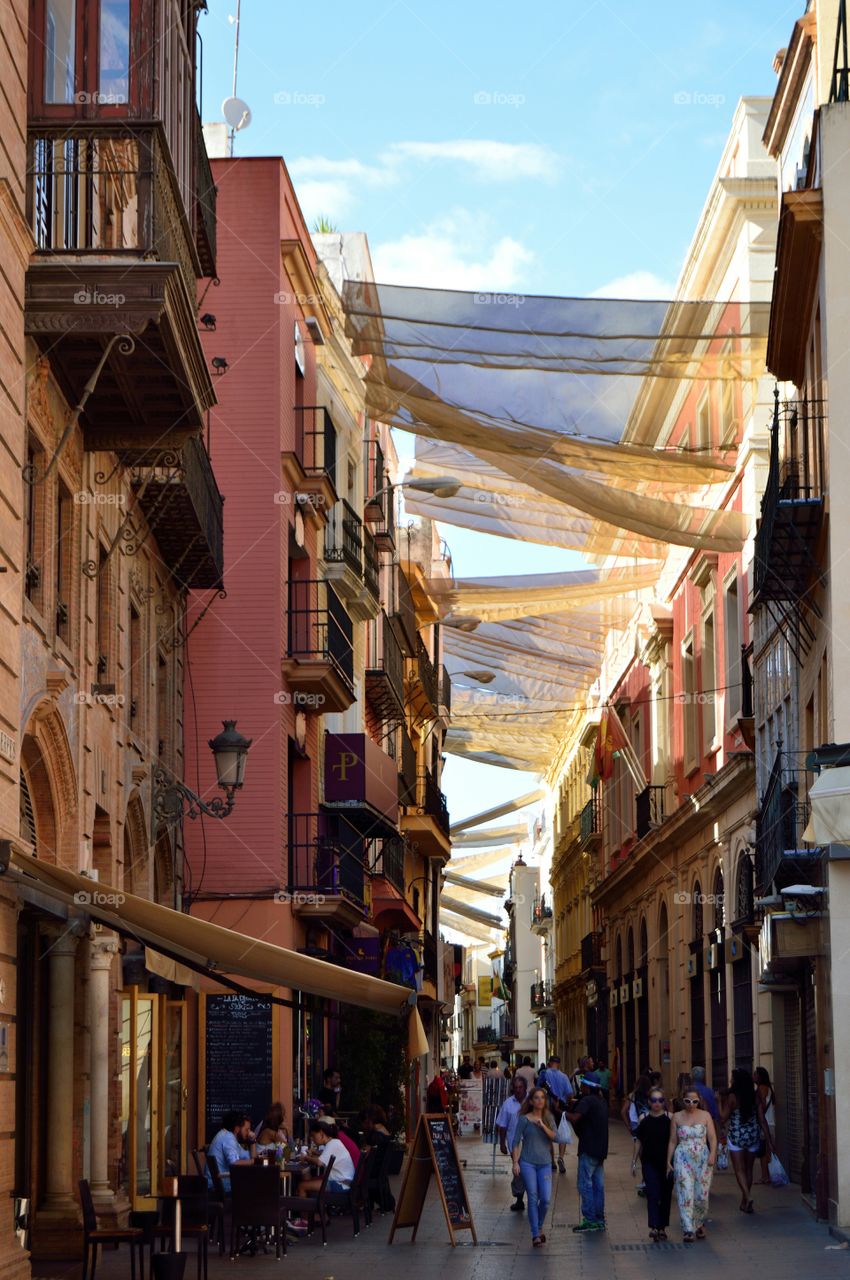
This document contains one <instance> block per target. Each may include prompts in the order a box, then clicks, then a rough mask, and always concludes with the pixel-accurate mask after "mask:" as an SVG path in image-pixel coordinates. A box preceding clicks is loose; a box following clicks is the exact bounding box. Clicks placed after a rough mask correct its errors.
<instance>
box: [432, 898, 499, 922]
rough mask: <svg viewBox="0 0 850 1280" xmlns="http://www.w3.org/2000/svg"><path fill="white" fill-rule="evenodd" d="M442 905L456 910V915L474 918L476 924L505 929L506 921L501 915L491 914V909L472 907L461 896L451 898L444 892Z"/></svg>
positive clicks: (450, 909)
mask: <svg viewBox="0 0 850 1280" xmlns="http://www.w3.org/2000/svg"><path fill="white" fill-rule="evenodd" d="M440 905H441V906H443V907H445V908H446V910H447V911H454V912H455V914H456V915H459V916H466V917H467V918H468V919H469V920H474V921H475V923H476V924H484V925H487V927H488V928H490V929H504V928H505V921H504V920H502V919H500V918H499V916H491V915H490V913H489V911H481V910H480V909H479V908H478V907H471V906H470V905H469V903H467V902H461V900H460V899H459V898H451V897H449V895H448V894H447V893H444V894H443V895H442V896H441V898H440Z"/></svg>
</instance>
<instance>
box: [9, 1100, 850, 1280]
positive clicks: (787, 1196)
mask: <svg viewBox="0 0 850 1280" xmlns="http://www.w3.org/2000/svg"><path fill="white" fill-rule="evenodd" d="M460 1152H461V1156H462V1158H463V1159H465V1160H466V1162H467V1164H466V1172H465V1176H466V1182H467V1188H468V1191H469V1194H470V1199H471V1202H472V1208H473V1215H474V1219H475V1226H476V1231H477V1234H478V1246H477V1248H475V1247H473V1246H472V1244H471V1242H468V1241H467V1242H464V1243H460V1244H458V1246H457V1247H456V1248H455V1249H454V1250H452V1248H451V1247H450V1245H449V1244H448V1239H447V1235H446V1228H445V1222H444V1219H443V1215H442V1212H441V1210H440V1206H439V1202H438V1200H437V1197H436V1192H435V1190H434V1188H433V1186H432V1188H431V1191H430V1193H429V1200H428V1206H427V1208H426V1212H425V1215H424V1217H423V1220H422V1223H421V1225H420V1228H419V1233H418V1236H417V1240H416V1244H415V1245H413V1246H412V1247H411V1246H410V1244H409V1243H408V1240H409V1235H410V1233H409V1232H401V1233H400V1234H399V1235H398V1236H397V1237H396V1242H395V1243H394V1244H393V1245H391V1246H390V1245H388V1244H387V1237H388V1235H389V1221H390V1220H389V1217H384V1218H381V1217H376V1218H375V1219H374V1221H373V1225H372V1227H371V1229H369V1230H364V1231H363V1232H361V1235H360V1236H359V1237H358V1238H357V1239H356V1240H352V1238H351V1231H350V1223H349V1221H348V1220H347V1219H345V1220H343V1219H334V1221H333V1225H332V1228H331V1235H330V1240H329V1243H328V1246H327V1248H326V1249H323V1248H322V1245H321V1238H320V1236H319V1234H318V1232H317V1233H316V1235H315V1237H314V1238H312V1239H310V1240H306V1239H305V1240H301V1241H297V1242H294V1243H291V1244H290V1245H289V1247H288V1252H287V1255H286V1260H285V1261H284V1262H282V1263H281V1264H280V1266H278V1263H277V1261H276V1260H275V1258H274V1256H273V1255H270V1256H268V1257H265V1256H263V1255H260V1256H258V1257H254V1258H251V1257H245V1258H240V1259H239V1261H238V1263H237V1264H233V1263H231V1262H230V1260H229V1258H228V1257H226V1256H225V1257H224V1258H219V1256H218V1254H217V1252H215V1251H214V1250H213V1251H211V1253H210V1260H209V1274H210V1278H211V1280H220V1278H221V1277H224V1276H230V1277H232V1276H233V1275H234V1267H236V1268H238V1270H237V1271H236V1274H237V1275H238V1276H241V1277H243V1280H250V1278H251V1277H255V1280H264V1277H270V1276H272V1275H279V1274H281V1272H282V1271H283V1269H284V1268H285V1269H286V1270H285V1274H288V1275H291V1276H292V1277H293V1280H301V1277H305V1278H306V1277H310V1280H325V1278H326V1277H327V1278H328V1280H330V1278H332V1280H363V1277H364V1276H366V1275H386V1274H391V1275H403V1276H404V1278H405V1280H434V1278H435V1277H439V1280H477V1278H478V1277H485V1276H493V1275H498V1276H499V1277H500V1280H502V1278H506V1277H508V1276H517V1277H524V1276H532V1275H534V1276H543V1277H549V1276H556V1275H557V1276H567V1275H568V1276H570V1277H575V1278H576V1280H578V1278H579V1277H581V1280H597V1277H598V1278H599V1280H602V1278H603V1277H614V1278H615V1280H655V1278H656V1277H660V1278H666V1277H671V1276H677V1275H680V1274H681V1272H682V1268H683V1267H686V1268H687V1272H688V1275H689V1276H693V1277H703V1276H704V1277H706V1278H708V1277H718V1276H732V1275H735V1276H739V1277H756V1276H758V1277H759V1278H760V1280H761V1278H764V1280H768V1278H769V1280H808V1278H809V1277H814V1276H818V1277H822V1278H823V1280H829V1278H831V1277H833V1276H847V1275H848V1273H850V1250H847V1249H843V1248H842V1247H841V1246H839V1245H838V1242H837V1241H836V1240H835V1239H834V1238H833V1237H832V1236H830V1234H829V1232H828V1230H827V1228H826V1227H825V1226H824V1225H823V1224H821V1223H817V1222H815V1221H814V1220H813V1219H812V1218H811V1216H810V1214H809V1213H808V1211H807V1210H806V1209H805V1208H804V1207H803V1206H802V1205H801V1202H800V1196H799V1190H798V1188H796V1187H786V1188H783V1189H781V1190H777V1189H774V1188H772V1187H754V1188H753V1198H754V1200H755V1205H756V1212H755V1214H754V1215H753V1216H752V1217H749V1216H747V1215H745V1214H742V1213H739V1212H738V1209H737V1204H738V1195H737V1190H736V1184H735V1179H734V1175H733V1173H732V1171H731V1169H729V1170H728V1171H727V1172H724V1173H719V1174H717V1175H716V1177H715V1182H714V1188H713V1191H712V1196H711V1217H710V1219H709V1222H708V1227H707V1230H708V1233H709V1236H708V1239H707V1240H705V1241H704V1242H702V1243H695V1244H693V1245H687V1246H686V1245H683V1244H682V1241H681V1232H680V1230H679V1228H678V1216H677V1211H676V1205H675V1201H674V1204H673V1214H672V1221H671V1231H670V1240H669V1241H668V1243H667V1244H660V1245H653V1244H650V1242H649V1240H648V1239H647V1232H646V1212H645V1204H644V1201H643V1200H642V1199H640V1198H639V1197H638V1196H637V1195H636V1193H635V1190H634V1183H633V1181H632V1179H631V1178H630V1176H629V1166H630V1154H631V1144H630V1142H629V1139H628V1137H627V1135H626V1134H625V1132H624V1130H623V1128H622V1126H620V1125H619V1124H613V1125H612V1130H611V1155H610V1157H609V1160H608V1163H607V1167H606V1183H607V1186H606V1199H607V1217H608V1232H607V1234H606V1235H589V1236H576V1235H574V1234H573V1231H572V1226H573V1224H574V1223H575V1222H576V1221H577V1220H578V1213H577V1200H576V1190H575V1185H576V1184H575V1174H576V1158H575V1156H574V1155H571V1154H569V1153H568V1155H567V1174H566V1176H565V1177H559V1178H558V1179H557V1180H556V1183H555V1189H554V1204H553V1208H552V1211H551V1212H550V1215H549V1219H548V1223H547V1234H548V1237H549V1239H548V1243H547V1245H546V1246H545V1248H543V1249H541V1250H537V1251H532V1249H531V1245H530V1240H529V1235H528V1225H527V1222H526V1219H525V1215H524V1214H523V1215H519V1214H514V1213H511V1212H510V1210H509V1208H508V1205H509V1203H510V1198H511V1197H510V1192H509V1187H508V1175H507V1160H506V1159H505V1158H504V1157H502V1156H499V1155H498V1153H497V1159H496V1172H495V1175H494V1174H493V1172H492V1149H491V1148H489V1147H485V1146H484V1145H483V1144H482V1143H481V1142H479V1141H478V1140H473V1139H471V1138H470V1139H463V1140H461V1143H460ZM396 1189H397V1188H396ZM461 1239H462V1237H461ZM193 1255H194V1245H190V1247H189V1259H188V1262H187V1267H186V1278H187V1280H193V1277H194V1276H195V1274H196V1273H195V1259H194V1256H193ZM129 1274H130V1271H129V1256H128V1255H127V1254H126V1252H125V1253H124V1254H117V1253H106V1254H104V1255H103V1258H102V1259H101V1261H100V1262H99V1263H98V1268H97V1275H98V1277H100V1280H125V1277H127V1276H129ZM33 1275H34V1277H35V1278H36V1280H77V1277H78V1276H79V1275H80V1269H79V1264H68V1265H66V1266H62V1265H59V1264H57V1263H52V1264H51V1263H43V1264H38V1265H35V1266H34V1268H33ZM146 1275H147V1268H146Z"/></svg>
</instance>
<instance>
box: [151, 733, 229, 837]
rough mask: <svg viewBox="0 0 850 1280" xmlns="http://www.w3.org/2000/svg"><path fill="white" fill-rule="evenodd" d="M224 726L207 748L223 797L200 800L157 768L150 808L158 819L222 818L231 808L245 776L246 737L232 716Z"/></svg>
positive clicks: (165, 771) (164, 820)
mask: <svg viewBox="0 0 850 1280" xmlns="http://www.w3.org/2000/svg"><path fill="white" fill-rule="evenodd" d="M223 724H224V728H223V729H222V731H221V733H220V734H218V735H217V736H216V737H215V738H211V739H210V744H209V745H210V750H211V751H212V753H213V758H214V760H215V772H216V777H217V778H218V785H219V786H220V787H221V789H222V790H223V791H224V793H225V798H224V799H222V798H221V796H215V797H214V798H213V799H212V800H202V799H201V797H200V796H198V795H196V794H195V792H194V791H191V790H190V789H189V787H187V786H186V785H185V784H184V783H182V782H180V781H179V780H178V779H176V778H172V777H171V776H170V775H169V773H168V772H167V770H165V769H162V768H158V769H156V770H154V776H153V788H154V789H153V812H154V818H155V819H157V820H158V821H160V822H179V821H180V820H181V818H199V817H200V816H201V814H202V813H203V814H206V816H207V817H208V818H226V817H228V816H229V814H230V813H231V812H232V810H233V806H234V804H235V795H236V792H237V791H239V790H240V788H241V786H242V783H243V781H244V778H245V762H246V760H247V758H248V748H249V747H250V745H251V739H250V738H243V736H242V734H241V733H239V732H238V731H237V729H236V721H235V720H225V721H224V722H223Z"/></svg>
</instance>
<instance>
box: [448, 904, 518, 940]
mask: <svg viewBox="0 0 850 1280" xmlns="http://www.w3.org/2000/svg"><path fill="white" fill-rule="evenodd" d="M440 924H442V925H444V926H445V928H447V929H454V931H455V932H456V933H461V934H464V935H465V936H466V937H467V938H472V939H473V940H474V941H476V942H486V943H488V944H489V945H490V946H494V945H495V944H496V943H497V942H498V939H499V930H497V929H487V928H485V927H484V925H483V924H473V923H472V922H471V921H469V920H464V919H463V918H462V917H461V916H456V915H455V914H454V912H453V911H443V910H442V908H441V909H440ZM500 928H502V929H503V926H500Z"/></svg>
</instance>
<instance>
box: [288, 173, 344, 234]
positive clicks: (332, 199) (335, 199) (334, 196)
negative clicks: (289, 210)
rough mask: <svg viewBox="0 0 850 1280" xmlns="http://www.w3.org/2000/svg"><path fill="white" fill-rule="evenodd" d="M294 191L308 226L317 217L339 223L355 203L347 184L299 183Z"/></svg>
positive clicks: (330, 182)
mask: <svg viewBox="0 0 850 1280" xmlns="http://www.w3.org/2000/svg"><path fill="white" fill-rule="evenodd" d="M295 190H296V193H297V195H298V203H299V204H300V205H301V212H302V213H303V214H304V219H305V221H306V222H307V225H308V226H312V224H313V223H314V222H315V220H316V218H319V217H326V218H330V220H331V222H339V220H340V218H345V217H347V216H348V212H349V210H350V209H351V208H352V206H353V205H355V204H356V203H357V201H356V198H355V195H354V192H353V191H352V189H351V187H350V186H349V185H348V183H347V182H332V181H328V182H311V181H307V182H299V183H298V184H297V186H296V188H295Z"/></svg>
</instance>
